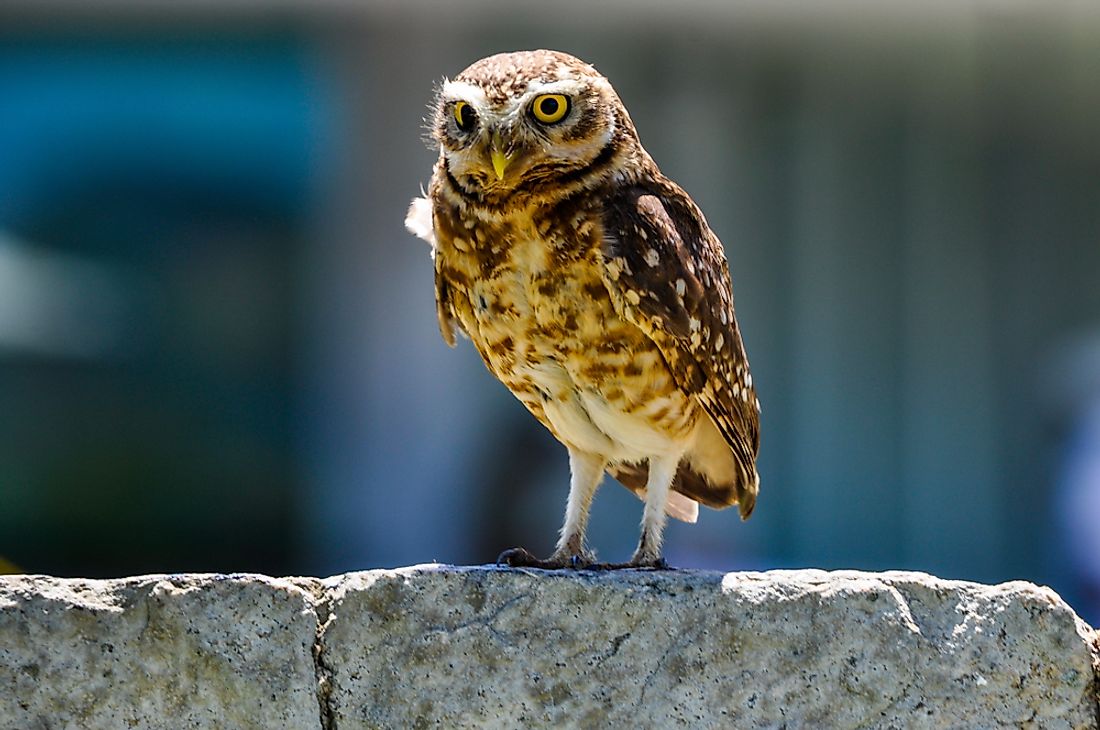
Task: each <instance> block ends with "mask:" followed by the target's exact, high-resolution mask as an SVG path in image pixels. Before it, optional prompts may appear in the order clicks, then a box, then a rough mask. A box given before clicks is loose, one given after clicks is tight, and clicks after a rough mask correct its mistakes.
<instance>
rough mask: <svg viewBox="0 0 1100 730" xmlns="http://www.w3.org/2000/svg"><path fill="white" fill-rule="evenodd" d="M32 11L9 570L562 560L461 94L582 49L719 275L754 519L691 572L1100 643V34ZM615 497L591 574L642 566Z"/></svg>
mask: <svg viewBox="0 0 1100 730" xmlns="http://www.w3.org/2000/svg"><path fill="white" fill-rule="evenodd" d="M819 5H820V4H815V3H806V4H797V3H782V4H780V3H765V2H735V3H724V2H718V1H717V0H706V1H703V2H692V3H686V4H668V5H666V4H663V3H657V2H643V3H634V2H627V1H626V0H613V1H612V2H603V3H588V2H579V1H573V0H571V1H569V2H565V3H561V4H556V5H551V4H539V5H530V6H528V5H523V6H519V5H515V4H510V3H504V2H496V1H495V0H475V1H474V2H466V3H440V4H439V5H438V6H436V5H435V4H432V3H428V2H424V1H423V0H414V1H411V2H406V1H399V0H379V1H378V2H369V1H367V0H362V1H359V0H354V1H353V0H320V1H317V2H314V1H310V0H276V1H274V2H261V1H260V0H218V1H217V2H215V1H214V0H184V1H181V2H176V3H171V4H168V3H160V2H153V1H152V0H150V1H147V2H145V1H140V0H99V1H98V2H93V3H89V2H78V1H77V0H3V2H2V4H0V569H6V570H12V571H14V570H23V571H27V572H45V573H54V574H60V575H85V576H116V575H123V574H131V573H139V572H147V571H156V572H173V571H191V570H201V571H263V572H268V573H274V574H287V573H305V574H320V575H325V574H331V573H335V572H339V571H346V570H352V569H360V568H370V567H379V566H395V565H400V564H409V563H416V562H425V561H431V560H439V561H443V562H451V563H483V562H489V561H491V560H492V559H494V558H495V556H496V554H497V553H498V552H499V551H500V550H501V549H503V548H505V547H509V546H512V545H515V544H523V545H525V546H526V547H528V548H530V549H532V550H533V551H535V552H537V553H538V552H548V551H549V550H550V549H551V547H552V545H553V542H554V539H555V531H556V530H557V528H558V526H559V524H560V517H561V513H562V510H563V508H564V502H565V495H566V491H567V481H568V468H567V463H566V454H565V451H564V449H563V448H562V447H560V446H559V445H558V444H557V443H556V442H555V441H554V440H553V439H552V438H551V437H550V436H549V435H548V434H547V433H546V432H544V431H543V430H542V427H541V426H539V425H538V424H537V423H536V422H535V421H534V420H533V419H532V418H531V417H530V416H529V415H528V414H527V413H526V412H525V411H524V409H523V408H522V407H521V406H520V405H519V404H518V402H516V401H514V400H513V399H512V397H511V396H510V395H509V394H508V392H507V391H506V390H505V389H504V388H503V387H502V386H500V385H498V384H497V383H496V382H495V381H494V380H493V379H492V377H491V376H490V375H489V374H488V373H487V372H485V371H484V368H483V366H482V365H481V362H480V360H479V358H478V356H477V354H476V352H475V351H474V349H473V347H472V346H470V344H469V343H468V342H461V343H460V344H459V347H458V348H457V350H454V351H452V350H449V349H448V348H447V347H446V346H445V345H444V344H443V342H442V340H441V339H440V337H439V334H438V331H437V326H436V321H435V313H434V303H433V283H432V269H431V264H430V260H429V257H428V248H427V246H426V245H424V244H423V243H422V242H420V241H418V240H416V239H414V238H413V237H412V236H410V235H409V234H407V233H406V232H405V230H404V227H403V225H402V220H403V217H404V214H405V209H406V207H407V205H408V202H409V200H410V198H412V197H413V196H414V195H416V194H417V193H418V191H419V186H420V185H421V184H423V183H425V182H426V181H427V179H428V176H429V174H430V168H431V165H432V162H433V160H434V154H433V153H432V152H431V151H430V150H429V149H427V148H426V147H425V145H424V143H423V141H422V139H421V135H422V132H423V129H422V124H423V117H424V115H425V112H426V104H427V103H428V102H429V100H430V99H431V97H432V93H433V86H434V85H435V84H436V83H437V82H438V81H439V80H440V79H441V78H442V77H443V76H445V75H455V74H457V73H458V72H459V71H461V70H462V69H463V68H464V67H465V66H466V65H468V64H469V63H471V62H473V61H474V60H476V59H478V58H480V57H482V56H484V55H488V54H490V53H494V52H497V51H502V50H515V49H521V48H533V47H550V48H556V49H560V50H564V51H569V52H572V53H574V54H577V55H579V56H581V57H583V58H584V59H586V60H588V61H590V62H592V63H594V64H595V65H596V66H597V67H598V68H599V69H600V70H601V71H603V72H604V73H605V74H606V75H607V76H608V77H609V78H610V79H611V80H612V81H613V83H614V84H615V86H616V88H617V89H618V91H619V93H620V95H621V96H622V98H623V100H624V102H625V103H626V105H627V107H628V108H629V109H630V111H631V113H632V115H633V117H634V120H635V122H636V124H637V126H638V128H639V131H640V134H641V137H642V141H643V143H644V144H645V145H646V146H647V148H648V149H649V151H650V152H651V153H652V154H653V156H654V157H655V159H656V160H657V162H658V163H659V164H660V165H661V167H662V169H663V170H664V171H665V173H667V174H668V175H669V176H671V177H672V178H674V179H675V180H677V181H678V182H680V183H681V184H682V185H683V186H684V187H685V188H686V189H687V190H688V191H689V192H690V193H691V194H692V196H693V197H694V198H695V200H696V201H697V202H698V203H699V204H700V205H701V206H702V208H703V210H704V211H705V212H706V214H707V216H708V219H709V221H710V223H711V225H712V226H713V227H714V228H715V230H716V231H717V232H718V233H719V235H720V236H721V238H722V240H723V241H724V242H725V244H726V248H727V252H728V254H729V257H730V261H731V266H732V270H733V278H734V290H735V292H736V297H737V307H738V313H739V318H740V321H741V324H742V328H743V332H744V335H745V340H746V345H747V348H748V352H749V356H750V359H751V361H752V365H753V374H754V380H755V382H756V383H757V385H758V388H759V391H760V399H761V401H762V404H763V416H762V418H763V426H762V433H763V451H762V454H761V457H760V466H761V471H762V494H761V498H760V501H759V503H758V506H757V510H756V513H755V514H754V515H753V518H752V519H751V520H750V521H748V522H747V523H744V524H742V523H740V521H739V520H738V519H737V516H736V513H735V511H727V512H720V513H719V512H711V511H704V513H703V514H702V515H701V517H700V522H699V524H698V525H696V526H693V527H688V526H684V525H681V524H679V523H676V524H674V525H673V526H672V528H671V530H670V534H669V535H668V542H667V556H668V558H669V559H670V561H671V562H672V563H674V564H677V565H680V566H685V567H700V568H714V569H725V570H728V569H766V568H776V567H800V566H818V567H824V568H866V569H888V568H904V569H918V570H925V571H930V572H934V573H937V574H940V575H942V576H945V577H951V578H968V579H975V580H982V581H1000V580H1007V579H1014V578H1022V579H1027V580H1033V581H1037V582H1040V583H1046V584H1049V585H1051V586H1053V587H1054V588H1055V589H1057V590H1058V591H1060V592H1061V593H1062V594H1063V595H1064V596H1065V597H1066V598H1067V599H1068V600H1069V601H1070V602H1071V603H1072V604H1073V605H1074V606H1075V607H1077V608H1078V610H1079V611H1080V612H1081V613H1082V614H1083V615H1085V616H1086V617H1087V618H1089V619H1090V620H1091V621H1092V622H1093V623H1096V622H1098V621H1100V536H1098V534H1097V533H1098V532H1100V531H1097V530H1095V529H1094V527H1093V526H1094V525H1096V524H1097V522H1098V520H1100V134H1098V129H1100V83H1098V81H1097V80H1098V79H1100V6H1097V5H1096V4H1086V3H1080V4H1076V3H1058V2H1053V3H1051V2H1046V3H1042V2H1034V3H1028V2H1003V3H994V2H980V3H979V2H930V3H928V2H926V3H915V4H914V3H908V4H905V5H904V6H903V5H902V4H900V3H891V4H873V3H866V4H864V3H834V4H831V5H829V6H828V7H827V8H825V7H819ZM640 516H641V503H640V502H638V501H637V500H636V499H635V498H634V497H633V496H632V495H630V494H629V493H628V492H627V491H626V490H624V489H622V488H620V487H618V486H617V485H615V484H614V483H613V482H612V481H611V480H608V481H607V482H606V483H605V486H604V489H603V490H602V491H601V493H600V495H599V496H598V497H597V501H596V507H595V510H594V513H593V522H592V526H591V532H590V538H591V541H592V542H593V543H594V545H595V547H597V548H598V549H599V550H600V552H601V556H602V557H604V558H605V559H612V560H618V559H625V558H626V557H628V556H629V554H630V552H631V550H632V549H633V546H634V542H635V540H636V538H637V530H636V526H637V523H638V520H639V519H640Z"/></svg>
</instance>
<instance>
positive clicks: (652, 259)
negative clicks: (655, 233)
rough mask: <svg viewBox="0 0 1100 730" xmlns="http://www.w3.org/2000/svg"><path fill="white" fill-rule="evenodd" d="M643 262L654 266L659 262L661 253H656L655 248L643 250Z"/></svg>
mask: <svg viewBox="0 0 1100 730" xmlns="http://www.w3.org/2000/svg"><path fill="white" fill-rule="evenodd" d="M645 262H646V263H647V264H649V265H650V266H656V265H657V264H659V263H661V255H660V254H659V253H657V249H655V248H650V249H647V250H646V252H645Z"/></svg>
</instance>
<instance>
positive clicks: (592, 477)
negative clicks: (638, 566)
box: [550, 449, 607, 563]
mask: <svg viewBox="0 0 1100 730" xmlns="http://www.w3.org/2000/svg"><path fill="white" fill-rule="evenodd" d="M606 466H607V460H606V459H604V458H603V457H601V456H597V455H595V454H589V453H586V452H584V451H577V450H576V449H569V499H568V500H567V501H566V504H565V523H564V524H562V526H561V535H560V537H559V538H558V545H557V548H556V549H555V550H554V554H553V555H552V556H550V559H551V560H553V559H554V558H561V557H564V558H567V559H570V560H571V559H572V558H573V556H582V559H586V560H587V562H589V563H591V562H592V556H591V554H590V553H588V552H587V551H586V550H585V547H584V534H585V531H586V530H587V529H588V511H589V510H590V509H591V507H592V498H593V497H595V496H596V489H597V488H598V487H599V486H600V481H601V480H602V479H603V470H604V467H606Z"/></svg>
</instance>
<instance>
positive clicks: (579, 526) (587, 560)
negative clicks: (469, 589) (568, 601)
mask: <svg viewBox="0 0 1100 730" xmlns="http://www.w3.org/2000/svg"><path fill="white" fill-rule="evenodd" d="M606 466H607V461H606V460H605V459H604V458H603V457H602V456H597V455H596V454H590V453H587V452H584V451H578V450H576V449H572V448H570V449H569V499H568V501H567V502H566V506H565V523H564V524H563V525H562V527H561V536H560V537H559V538H558V545H557V548H555V550H554V553H553V554H552V555H551V556H550V557H549V558H547V559H546V560H539V559H538V558H536V557H535V556H534V555H532V554H531V553H530V552H528V551H527V550H525V549H523V548H512V549H511V550H505V551H504V552H503V553H501V554H500V557H499V558H497V562H498V563H504V564H506V565H511V566H514V567H519V566H525V567H532V568H584V567H587V566H589V565H591V564H592V563H593V562H594V560H595V556H594V555H593V554H592V553H591V552H589V551H588V550H586V549H585V546H584V533H585V530H586V528H587V527H588V511H589V509H590V508H591V507H592V498H593V497H594V496H596V489H597V488H598V487H599V486H600V480H601V479H603V470H604V467H606Z"/></svg>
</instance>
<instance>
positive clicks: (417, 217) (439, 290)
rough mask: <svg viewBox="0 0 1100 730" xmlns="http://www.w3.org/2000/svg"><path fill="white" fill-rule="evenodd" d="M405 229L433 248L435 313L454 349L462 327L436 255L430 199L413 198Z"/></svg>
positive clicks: (446, 340) (440, 329)
mask: <svg viewBox="0 0 1100 730" xmlns="http://www.w3.org/2000/svg"><path fill="white" fill-rule="evenodd" d="M405 228H407V229H408V230H409V232H410V233H412V234H413V235H415V236H416V237H418V238H422V239H424V240H425V241H427V242H428V244H429V245H430V246H431V247H432V260H433V261H434V262H435V313H436V316H437V317H438V318H439V333H440V334H441V335H443V341H444V342H446V343H447V344H448V345H450V346H451V347H454V346H455V331H456V330H457V331H461V325H460V324H459V320H458V317H456V316H455V312H454V302H453V301H452V296H453V295H452V293H451V288H450V286H449V285H448V284H447V282H446V280H445V279H444V278H443V277H442V275H441V273H440V268H439V267H440V261H439V257H438V256H436V255H435V254H436V237H435V224H434V222H433V220H432V201H431V200H430V199H429V198H426V197H423V198H413V201H412V204H411V205H410V206H409V212H408V214H407V215H406V216H405Z"/></svg>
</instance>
